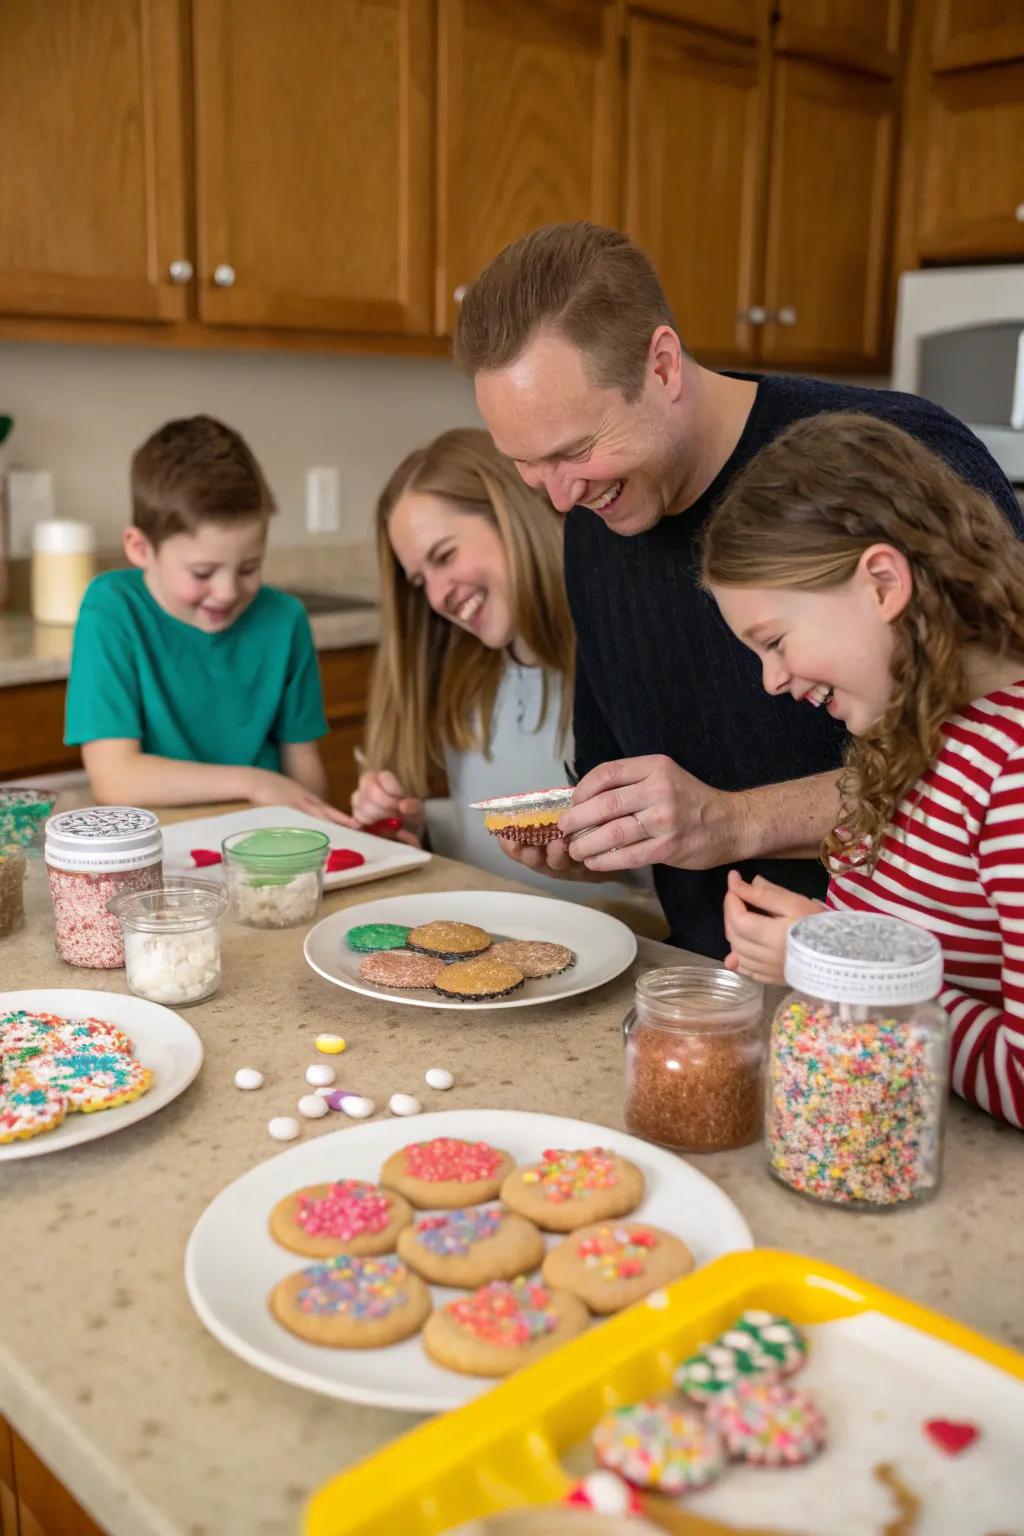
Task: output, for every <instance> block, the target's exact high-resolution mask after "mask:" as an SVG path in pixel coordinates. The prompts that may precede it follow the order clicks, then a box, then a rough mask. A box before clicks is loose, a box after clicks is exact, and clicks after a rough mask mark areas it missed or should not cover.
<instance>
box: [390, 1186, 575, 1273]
mask: <svg viewBox="0 0 1024 1536" xmlns="http://www.w3.org/2000/svg"><path fill="white" fill-rule="evenodd" d="M398 1253H399V1256H400V1257H401V1258H403V1259H404V1260H405V1262H406V1263H407V1264H408V1266H409V1268H410V1269H414V1270H415V1271H416V1273H417V1274H418V1275H422V1276H423V1278H424V1280H430V1281H432V1282H433V1284H434V1285H452V1286H457V1287H460V1288H464V1289H466V1290H470V1291H472V1290H475V1289H476V1288H477V1286H479V1285H486V1284H487V1282H488V1281H489V1280H514V1279H515V1277H516V1275H525V1274H528V1273H529V1272H530V1270H531V1269H536V1268H537V1266H538V1264H539V1263H540V1262H541V1260H542V1259H543V1257H544V1239H543V1238H542V1237H541V1235H540V1232H539V1231H538V1229H537V1228H536V1227H535V1226H534V1224H533V1222H532V1221H527V1220H526V1217H525V1216H517V1215H516V1214H515V1212H514V1211H504V1210H502V1209H501V1207H500V1206H496V1205H487V1206H482V1207H479V1208H476V1209H468V1208H467V1209H461V1210H454V1211H442V1212H438V1213H435V1214H432V1215H429V1216H421V1217H420V1218H419V1219H418V1220H417V1221H416V1222H414V1224H413V1225H412V1226H411V1227H406V1228H404V1230H403V1231H401V1232H399V1234H398Z"/></svg>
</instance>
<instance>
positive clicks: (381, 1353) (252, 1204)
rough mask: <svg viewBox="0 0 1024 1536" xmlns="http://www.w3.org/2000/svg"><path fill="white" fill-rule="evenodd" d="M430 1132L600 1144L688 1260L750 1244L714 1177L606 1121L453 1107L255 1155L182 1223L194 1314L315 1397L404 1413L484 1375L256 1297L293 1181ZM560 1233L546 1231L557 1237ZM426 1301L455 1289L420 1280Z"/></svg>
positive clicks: (535, 1145)
mask: <svg viewBox="0 0 1024 1536" xmlns="http://www.w3.org/2000/svg"><path fill="white" fill-rule="evenodd" d="M433 1136H461V1137H465V1138H466V1139H467V1140H470V1141H478V1140H486V1141H490V1142H492V1143H493V1144H494V1145H495V1146H498V1147H502V1148H504V1149H505V1150H506V1151H507V1152H510V1153H511V1154H512V1156H513V1157H514V1158H515V1159H516V1161H517V1162H520V1163H525V1162H532V1161H534V1160H535V1159H536V1158H538V1157H539V1156H540V1154H541V1153H542V1152H543V1151H544V1149H545V1147H594V1146H602V1147H608V1148H610V1149H611V1150H612V1151H613V1152H618V1153H621V1155H622V1156H623V1157H628V1158H629V1159H630V1160H631V1161H632V1162H634V1163H636V1164H637V1166H638V1167H639V1168H641V1169H642V1170H643V1173H644V1176H645V1178H646V1180H647V1192H646V1195H645V1197H644V1200H643V1203H642V1205H640V1206H639V1208H638V1209H637V1212H636V1215H637V1216H638V1217H639V1218H641V1219H642V1220H644V1221H650V1222H653V1223H654V1224H655V1225H656V1226H659V1227H664V1228H665V1230H666V1231H669V1232H674V1233H676V1234H677V1235H678V1236H679V1237H681V1238H682V1239H683V1241H684V1242H686V1243H687V1244H688V1245H689V1247H690V1249H691V1251H692V1253H693V1256H694V1258H695V1260H696V1261H697V1263H698V1264H706V1263H708V1261H709V1260H711V1259H714V1258H717V1257H718V1255H719V1254H722V1253H730V1252H732V1251H733V1250H734V1249H740V1248H750V1247H752V1246H753V1244H752V1241H751V1237H750V1229H749V1228H748V1226H747V1224H746V1222H745V1221H744V1220H743V1217H742V1216H741V1215H740V1213H739V1211H738V1210H737V1209H736V1207H735V1205H734V1204H733V1203H732V1201H731V1200H730V1199H729V1197H728V1195H726V1194H724V1193H723V1191H722V1190H720V1189H719V1188H718V1186H717V1184H713V1183H712V1182H711V1180H710V1179H708V1178H705V1176H704V1175H703V1174H702V1173H698V1172H697V1170H696V1169H695V1168H691V1167H690V1165H689V1164H688V1163H684V1162H683V1161H682V1159H681V1158H679V1157H676V1156H675V1155H674V1153H671V1152H666V1151H665V1150H664V1149H663V1148H661V1147H653V1146H650V1145H648V1143H647V1142H645V1141H638V1140H637V1139H636V1138H635V1137H633V1136H627V1135H625V1134H624V1132H622V1131H613V1130H609V1129H608V1127H607V1126H602V1125H590V1124H588V1123H587V1122H586V1121H585V1120H564V1119H562V1118H560V1117H559V1116H558V1115H538V1114H532V1113H530V1112H527V1111H523V1110H515V1109H459V1110H449V1111H447V1112H442V1113H439V1114H431V1115H421V1116H419V1117H418V1118H417V1119H416V1120H377V1121H373V1122H372V1123H369V1124H366V1125H360V1126H353V1127H352V1128H351V1129H349V1130H343V1131H337V1132H335V1133H334V1134H333V1135H329V1136H320V1137H317V1138H316V1140H313V1141H308V1142H306V1143H304V1144H303V1145H301V1146H296V1147H292V1148H290V1149H289V1150H288V1151H287V1152H282V1153H280V1154H279V1155H278V1156H277V1157H272V1158H271V1159H270V1160H269V1161H268V1162H265V1163H261V1164H260V1165H259V1167H258V1168H253V1169H250V1171H249V1172H248V1173H245V1174H243V1175H242V1177H241V1178H239V1179H236V1180H235V1182H234V1183H233V1184H229V1185H228V1187H227V1189H225V1190H222V1191H221V1193H220V1194H219V1195H218V1196H217V1197H216V1199H215V1200H212V1201H211V1202H210V1204H209V1205H208V1206H207V1208H206V1210H205V1211H204V1212H203V1214H202V1216H200V1218H199V1220H198V1221H197V1222H196V1225H195V1227H194V1228H193V1229H192V1235H191V1237H190V1238H189V1241H188V1248H187V1249H186V1253H185V1283H186V1285H187V1286H188V1294H189V1297H190V1299H191V1301H192V1305H193V1306H194V1307H195V1309H196V1311H197V1312H198V1314H199V1317H200V1319H201V1320H202V1322H203V1323H204V1324H205V1326H206V1327H207V1328H208V1329H209V1330H210V1332H211V1333H212V1334H213V1335H214V1337H215V1338H217V1339H219V1340H220V1342H221V1343H222V1344H224V1345H226V1346H227V1348H228V1349H230V1350H232V1351H233V1352H234V1353H235V1354H236V1355H239V1356H241V1358H242V1359H243V1360H247V1361H248V1362H249V1364H250V1365H255V1366H257V1367H258V1368H259V1369H260V1370H262V1371H266V1372H267V1373H268V1374H269V1375H271V1376H278V1377H280V1378H281V1380H282V1381H288V1382H291V1383H292V1384H293V1385H294V1386H298V1387H308V1388H310V1390H311V1391H314V1392H322V1393H324V1394H325V1395H326V1396H327V1397H340V1398H345V1399H347V1400H348V1401H349V1402H354V1403H375V1404H378V1405H379V1406H380V1407H383V1408H403V1409H408V1410H409V1411H414V1412H422V1411H426V1412H431V1411H434V1410H439V1409H445V1408H455V1407H457V1406H458V1405H459V1404H460V1403H465V1402H468V1401H469V1400H470V1399H471V1398H473V1397H476V1396H477V1395H478V1394H479V1393H481V1392H484V1391H486V1390H487V1388H488V1387H489V1386H492V1385H493V1383H492V1382H490V1381H486V1380H482V1379H477V1378H473V1377H470V1376H460V1375H458V1374H456V1373H455V1372H454V1371H446V1370H443V1369H442V1368H441V1367H440V1366H438V1365H435V1364H434V1363H433V1361H432V1360H430V1359H429V1358H428V1357H427V1355H426V1354H425V1352H424V1350H423V1346H422V1344H421V1342H420V1340H419V1338H418V1337H415V1338H412V1339H406V1340H404V1342H403V1343H401V1344H393V1345H391V1347H390V1348H389V1349H367V1350H361V1349H359V1350H357V1349H351V1350H340V1349H339V1350H335V1349H322V1348H319V1347H318V1346H317V1345H315V1344H307V1343H305V1342H304V1341H303V1340H302V1339H299V1338H296V1337H295V1336H294V1335H293V1334H291V1333H289V1332H288V1331H287V1330H286V1329H284V1328H282V1327H281V1325H280V1324H279V1323H276V1322H275V1321H274V1319H273V1317H272V1316H271V1313H270V1308H269V1307H268V1305H267V1297H268V1296H269V1295H270V1292H271V1290H272V1289H273V1288H274V1286H275V1285H276V1284H277V1282H278V1281H279V1280H281V1279H283V1278H284V1276H285V1275H289V1274H291V1273H292V1272H293V1271H294V1270H296V1269H300V1268H301V1267H302V1259H301V1258H300V1257H298V1256H297V1255H296V1254H294V1253H288V1252H286V1250H285V1249H283V1248H279V1247H278V1245H277V1244H276V1243H275V1242H274V1241H273V1239H272V1238H271V1236H270V1234H269V1232H268V1230H267V1219H268V1217H269V1215H270V1212H271V1209H272V1208H273V1206H274V1205H275V1204H276V1202H277V1201H278V1200H280V1199H282V1198H283V1197H284V1196H285V1195H287V1194H290V1193H291V1192H292V1191H293V1190H296V1189H299V1188H301V1187H302V1185H304V1184H317V1183H324V1182H326V1181H327V1180H329V1179H338V1178H350V1179H368V1180H371V1181H374V1182H375V1181H376V1179H377V1177H378V1175H379V1173H380V1169H381V1164H382V1163H383V1162H384V1160H385V1158H387V1157H389V1156H390V1155H391V1153H392V1152H397V1151H398V1150H399V1148H401V1147H404V1146H407V1145H408V1144H409V1142H411V1141H427V1140H429V1139H430V1138H431V1137H433ZM559 1240H560V1239H558V1238H554V1239H549V1242H557V1241H559ZM431 1291H432V1293H433V1296H434V1301H435V1304H436V1305H438V1306H441V1305H443V1304H444V1302H445V1301H448V1300H450V1299H451V1298H452V1297H453V1296H455V1295H457V1294H459V1293H458V1292H455V1291H450V1290H446V1289H444V1288H442V1287H440V1286H431Z"/></svg>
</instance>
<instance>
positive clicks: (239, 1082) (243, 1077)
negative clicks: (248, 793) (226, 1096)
mask: <svg viewBox="0 0 1024 1536" xmlns="http://www.w3.org/2000/svg"><path fill="white" fill-rule="evenodd" d="M235 1087H236V1088H245V1089H246V1090H248V1089H252V1088H262V1087H263V1073H262V1072H257V1070H256V1068H255V1067H239V1069H238V1071H237V1072H236V1073H235Z"/></svg>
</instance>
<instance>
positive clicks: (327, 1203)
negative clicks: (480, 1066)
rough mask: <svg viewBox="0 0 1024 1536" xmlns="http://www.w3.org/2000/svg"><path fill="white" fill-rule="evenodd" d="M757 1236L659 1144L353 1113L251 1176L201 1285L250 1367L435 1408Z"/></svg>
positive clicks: (229, 1201) (204, 1251)
mask: <svg viewBox="0 0 1024 1536" xmlns="http://www.w3.org/2000/svg"><path fill="white" fill-rule="evenodd" d="M751 1246H752V1243H751V1236H750V1231H749V1228H748V1227H747V1224H746V1222H745V1221H744V1219H743V1217H742V1216H741V1214H740V1212H739V1211H738V1210H737V1208H736V1206H735V1205H734V1204H733V1202H732V1201H731V1200H730V1199H729V1197H728V1196H727V1195H726V1194H725V1193H724V1192H723V1191H722V1190H721V1189H719V1188H718V1186H717V1185H716V1184H713V1183H712V1182H711V1180H710V1179H708V1178H705V1176H704V1175H703V1174H701V1173H698V1172H697V1170H696V1169H695V1168H692V1167H691V1166H690V1165H689V1164H688V1163H686V1162H684V1161H682V1159H680V1158H679V1157H677V1156H676V1155H675V1154H673V1153H670V1152H667V1151H665V1150H664V1149H663V1148H661V1147H655V1146H651V1145H649V1144H648V1143H647V1142H643V1141H639V1140H637V1139H636V1138H635V1137H632V1136H628V1135H626V1134H625V1133H624V1132H621V1131H614V1130H610V1129H608V1128H607V1127H605V1126H597V1125H591V1124H588V1123H587V1122H586V1121H582V1120H569V1119H562V1118H560V1117H558V1116H555V1115H542V1114H533V1113H531V1112H527V1111H520V1110H497V1109H495V1110H488V1109H466V1110H450V1111H446V1112H440V1113H436V1114H427V1115H423V1116H421V1117H420V1118H418V1119H417V1120H416V1122H415V1125H414V1126H413V1125H411V1124H410V1123H409V1122H408V1121H406V1120H401V1119H392V1120H380V1121H374V1122H373V1123H370V1124H365V1125H359V1126H353V1127H352V1128H350V1129H346V1130H343V1131H337V1132H334V1133H333V1134H331V1135H327V1136H321V1137H318V1138H317V1139H315V1140H311V1141H309V1142H306V1143H304V1144H302V1145H300V1146H295V1147H292V1148H290V1149H289V1150H288V1151H287V1152H283V1153H281V1154H279V1155H278V1156H277V1157H273V1158H271V1159H270V1160H269V1161H268V1162H265V1163H261V1164H260V1165H259V1167H257V1168H253V1169H251V1170H250V1171H249V1172H248V1173H246V1174H243V1175H242V1176H241V1178H238V1179H236V1180H235V1182H234V1183H233V1184H230V1185H229V1186H228V1187H227V1188H226V1189H225V1190H223V1191H222V1192H221V1193H220V1194H219V1195H218V1196H217V1197H216V1199H215V1200H213V1201H212V1202H211V1203H210V1205H208V1206H207V1208H206V1210H205V1211H204V1212H203V1214H202V1216H201V1217H200V1218H199V1220H198V1222H197V1223H196V1225H195V1227H194V1228H193V1231H192V1235H191V1237H190V1238H189V1242H188V1248H187V1252H186V1257H185V1280H186V1284H187V1287H188V1293H189V1296H190V1298H191V1301H192V1305H193V1306H194V1307H195V1310H196V1312H197V1313H198V1315H199V1317H200V1319H201V1320H202V1322H203V1324H204V1325H205V1326H206V1327H207V1328H208V1329H209V1330H210V1332H211V1333H212V1334H213V1335H214V1336H215V1337H216V1338H217V1339H219V1340H220V1342H221V1343H222V1344H224V1345H225V1346H226V1347H227V1348H228V1349H230V1350H232V1351H233V1352H234V1353H235V1354H236V1355H239V1356H240V1357H241V1358H242V1359H243V1360H246V1361H248V1362H249V1363H250V1364H251V1365H255V1366H257V1367H258V1368H259V1369H260V1370H263V1371H266V1372H268V1373H269V1374H270V1375H272V1376H277V1377H279V1378H281V1379H282V1380H284V1381H288V1382H291V1383H292V1384H293V1385H295V1386H300V1387H307V1388H309V1389H310V1390H312V1391H314V1392H321V1393H324V1394H325V1395H326V1396H328V1397H336V1398H345V1399H347V1400H349V1401H351V1402H360V1403H374V1404H377V1405H379V1406H381V1407H385V1408H399V1409H406V1410H409V1411H411V1412H412V1411H417V1412H422V1411H434V1410H440V1409H447V1408H453V1407H456V1406H457V1405H458V1404H460V1403H464V1402H467V1401H468V1400H469V1399H471V1398H473V1397H475V1396H477V1395H478V1394H479V1393H480V1392H482V1391H484V1390H486V1388H487V1387H488V1386H489V1385H491V1384H493V1382H494V1381H495V1380H496V1379H498V1378H499V1377H503V1376H507V1375H509V1374H510V1373H511V1372H513V1371H514V1370H517V1369H518V1368H519V1367H520V1366H523V1365H528V1364H530V1363H531V1362H532V1361H533V1360H536V1359H538V1358H540V1357H541V1356H542V1355H545V1354H547V1353H549V1352H550V1351H551V1350H552V1349H555V1348H557V1347H558V1345H560V1344H561V1343H563V1342H564V1341H566V1340H568V1339H570V1338H573V1337H574V1336H575V1335H577V1334H579V1333H581V1332H583V1331H584V1330H585V1329H587V1328H588V1327H590V1326H591V1325H592V1324H593V1323H594V1322H595V1321H600V1320H601V1319H602V1318H603V1317H606V1316H609V1315H611V1314H612V1313H614V1312H618V1311H621V1310H622V1309H623V1308H624V1307H627V1306H630V1305H632V1304H633V1303H635V1302H638V1301H640V1300H642V1299H643V1298H645V1297H647V1296H649V1295H650V1294H651V1293H652V1292H654V1291H656V1290H660V1288H661V1287H662V1286H665V1285H667V1284H669V1283H670V1282H671V1281H672V1280H675V1279H677V1278H678V1277H679V1276H680V1275H684V1274H687V1273H689V1272H690V1271H691V1270H692V1269H694V1268H696V1267H698V1266H700V1265H702V1264H706V1263H708V1262H709V1261H710V1260H711V1259H714V1258H717V1257H718V1255H720V1254H723V1253H729V1252H733V1251H735V1250H738V1249H746V1248H750V1247H751Z"/></svg>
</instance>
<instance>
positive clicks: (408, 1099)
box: [388, 1093, 423, 1115]
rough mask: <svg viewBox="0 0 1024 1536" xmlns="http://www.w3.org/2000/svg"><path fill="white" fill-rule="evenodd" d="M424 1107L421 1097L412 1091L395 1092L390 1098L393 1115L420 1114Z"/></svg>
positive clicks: (389, 1103) (389, 1102) (389, 1105)
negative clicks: (414, 1094)
mask: <svg viewBox="0 0 1024 1536" xmlns="http://www.w3.org/2000/svg"><path fill="white" fill-rule="evenodd" d="M422 1108H423V1106H422V1104H421V1103H420V1101H419V1099H414V1098H413V1096H412V1094H411V1093H393V1094H392V1095H391V1097H390V1099H388V1109H390V1111H391V1113H392V1114H393V1115H418V1114H419V1112H420V1110H421V1109H422Z"/></svg>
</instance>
